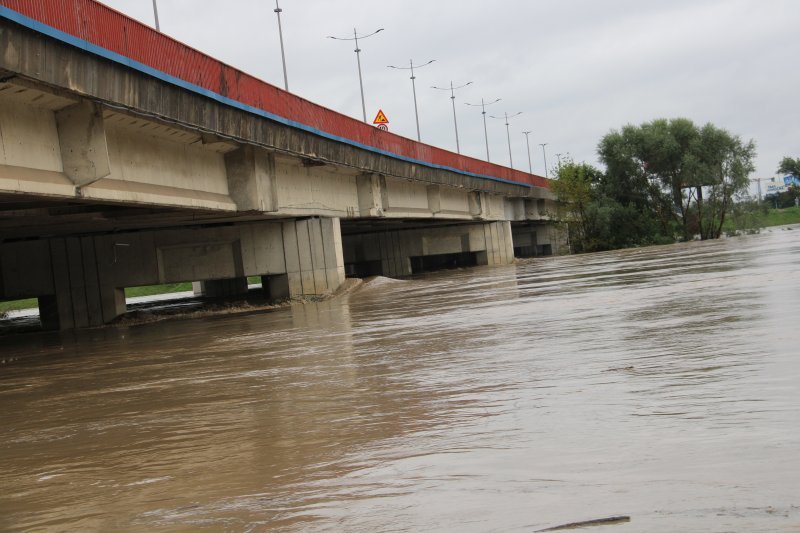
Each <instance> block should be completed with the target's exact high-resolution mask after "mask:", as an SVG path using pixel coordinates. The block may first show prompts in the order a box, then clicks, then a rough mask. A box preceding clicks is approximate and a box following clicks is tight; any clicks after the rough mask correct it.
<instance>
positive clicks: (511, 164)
mask: <svg viewBox="0 0 800 533" xmlns="http://www.w3.org/2000/svg"><path fill="white" fill-rule="evenodd" d="M521 114H522V111H518V112H516V113H514V114H513V115H509V114H508V113H507V112H506V113H503V116H502V117H496V116H494V115H489V116H490V117H492V118H499V119H502V118H504V117H505V119H506V137H508V166H509V167H511V168H512V169H513V168H514V161H513V160H512V159H511V130H510V129H509V127H508V119H510V118H512V117H516V116H517V115H521Z"/></svg>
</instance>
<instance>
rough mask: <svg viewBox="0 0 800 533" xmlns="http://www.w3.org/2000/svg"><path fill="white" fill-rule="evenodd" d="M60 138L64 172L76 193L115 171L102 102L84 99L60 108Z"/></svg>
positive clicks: (57, 112)
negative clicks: (110, 155) (97, 102)
mask: <svg viewBox="0 0 800 533" xmlns="http://www.w3.org/2000/svg"><path fill="white" fill-rule="evenodd" d="M55 117H56V125H57V127H58V141H59V145H60V148H61V161H62V164H63V166H64V174H66V175H67V177H68V178H69V179H70V180H72V182H73V183H74V184H75V190H76V193H78V194H80V189H81V187H84V186H86V185H90V184H92V183H94V182H96V181H98V180H101V179H103V178H105V177H108V176H109V175H110V174H111V163H110V161H109V157H108V143H107V141H106V131H105V127H104V124H103V112H102V109H101V108H100V106H99V105H98V104H95V103H94V102H91V101H87V100H83V101H81V102H79V103H77V104H75V105H71V106H69V107H66V108H64V109H61V110H60V111H56V113H55Z"/></svg>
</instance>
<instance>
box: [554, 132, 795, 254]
mask: <svg viewBox="0 0 800 533" xmlns="http://www.w3.org/2000/svg"><path fill="white" fill-rule="evenodd" d="M597 151H598V155H599V158H600V161H601V162H602V163H603V164H604V165H605V170H600V169H598V168H596V167H594V166H592V165H589V164H587V163H576V162H574V161H572V160H566V161H562V162H559V165H558V167H557V172H556V175H557V179H556V180H554V181H552V182H551V189H552V191H553V192H554V193H555V194H556V195H557V196H558V197H559V199H560V201H561V206H562V212H561V213H560V214H559V216H560V218H561V219H562V220H564V221H566V222H567V227H568V231H569V236H570V242H571V244H572V249H573V251H575V252H591V251H600V250H609V249H615V248H627V247H634V246H645V245H650V244H666V243H672V242H676V241H681V240H684V241H687V240H692V239H695V238H699V239H702V240H706V239H716V238H719V237H720V236H721V235H722V234H723V231H724V230H725V228H727V227H731V225H733V226H737V227H738V226H741V227H742V228H747V227H748V226H753V225H754V220H755V215H754V212H753V210H754V209H756V208H757V206H755V205H754V203H753V202H746V201H744V200H745V199H747V198H748V190H749V186H750V174H751V173H752V172H753V171H754V170H755V167H754V164H753V161H754V159H755V156H756V148H755V143H754V142H753V141H752V140H751V141H747V142H745V141H743V140H742V139H741V138H740V137H738V136H736V135H733V134H731V133H729V132H728V131H726V130H724V129H721V128H718V127H716V126H714V125H713V124H705V125H703V126H699V125H697V124H695V123H694V122H692V121H691V120H689V119H685V118H676V119H658V120H654V121H652V122H646V123H644V124H641V125H639V126H635V125H627V126H624V127H623V128H621V129H620V130H612V131H611V132H610V133H608V134H607V135H606V136H604V137H603V138H602V139H601V141H600V143H599V145H598V148H597ZM779 172H787V173H789V174H792V175H798V176H800V159H797V160H795V159H792V158H788V157H787V158H784V160H783V161H782V162H781V165H780V167H779Z"/></svg>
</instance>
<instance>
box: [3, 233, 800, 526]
mask: <svg viewBox="0 0 800 533" xmlns="http://www.w3.org/2000/svg"><path fill="white" fill-rule="evenodd" d="M0 361H2V364H0V530H8V531H22V530H25V531H50V530H52V531H86V530H102V531H183V530H201V531H202V530H207V531H217V530H227V531H262V530H268V529H278V530H284V531H370V532H373V531H459V532H462V531H503V532H505V531H537V530H541V529H545V528H549V527H554V526H558V525H561V524H566V523H572V522H579V521H586V520H595V519H601V518H606V517H618V516H626V517H630V521H618V522H615V523H613V524H607V525H602V526H596V527H592V528H591V529H590V530H591V531H620V532H623V531H800V227H795V228H794V229H793V230H790V229H786V228H776V229H772V230H769V231H765V232H763V233H762V234H760V235H754V236H747V237H739V238H732V239H725V240H719V241H715V242H695V243H688V244H680V245H674V246H665V247H651V248H644V249H635V250H624V251H615V252H607V253H600V254H591V255H582V256H567V257H554V258H541V259H531V260H522V261H519V262H518V263H517V264H515V265H512V266H506V267H480V268H470V269H463V270H453V271H446V272H437V273H433V274H427V275H422V276H417V277H415V278H412V279H407V280H391V279H387V278H375V279H373V280H370V281H368V282H366V283H364V284H363V285H362V286H361V287H359V288H358V289H357V290H355V291H353V292H351V293H349V294H347V295H344V296H341V297H338V298H333V299H330V300H326V301H321V302H311V303H305V304H298V305H293V306H291V307H289V308H283V309H275V310H270V311H265V312H254V313H247V314H236V315H224V316H210V317H204V318H193V319H187V320H179V319H177V320H167V321H162V322H156V323H149V324H143V325H138V326H115V327H106V328H99V329H92V330H86V331H79V332H74V333H36V334H25V335H13V336H7V337H0Z"/></svg>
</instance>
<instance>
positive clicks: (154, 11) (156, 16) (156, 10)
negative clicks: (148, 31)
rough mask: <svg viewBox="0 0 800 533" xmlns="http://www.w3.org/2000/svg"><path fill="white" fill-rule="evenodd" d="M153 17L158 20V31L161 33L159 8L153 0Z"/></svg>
mask: <svg viewBox="0 0 800 533" xmlns="http://www.w3.org/2000/svg"><path fill="white" fill-rule="evenodd" d="M153 16H154V17H155V19H156V31H161V26H160V25H159V24H158V6H157V5H156V0H153Z"/></svg>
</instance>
